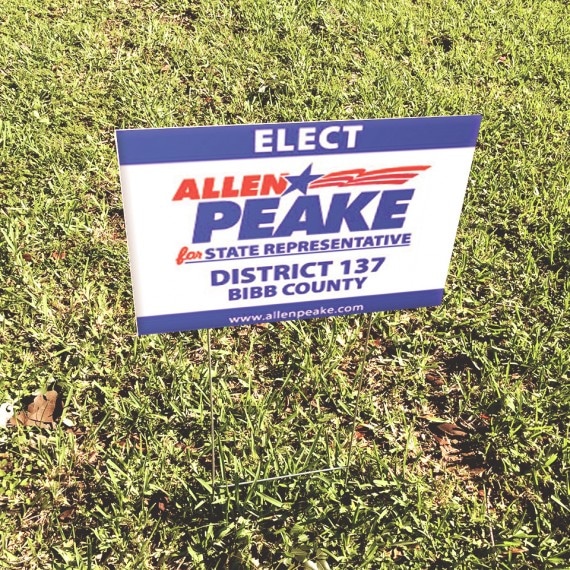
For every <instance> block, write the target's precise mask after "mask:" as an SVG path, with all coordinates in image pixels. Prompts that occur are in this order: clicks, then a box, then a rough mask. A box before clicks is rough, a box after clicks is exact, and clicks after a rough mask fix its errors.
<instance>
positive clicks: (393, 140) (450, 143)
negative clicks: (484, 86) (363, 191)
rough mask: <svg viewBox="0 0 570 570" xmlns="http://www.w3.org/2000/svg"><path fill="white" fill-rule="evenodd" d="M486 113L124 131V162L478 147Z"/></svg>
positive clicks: (120, 148) (120, 135)
mask: <svg viewBox="0 0 570 570" xmlns="http://www.w3.org/2000/svg"><path fill="white" fill-rule="evenodd" d="M480 123H481V116H480V115H467V116H457V117H420V118H410V119H370V120H363V121H332V122H331V121H326V122H322V121H321V122H309V123H279V124H259V125H231V126H215V127H180V128H168V129H134V130H118V131H117V133H116V135H117V148H118V154H119V163H120V165H121V166H125V165H129V164H160V163H169V162H193V161H209V160H232V159H249V158H269V157H281V156H283V157H287V156H303V155H307V156H310V155H326V154H350V153H366V152H385V151H405V150H424V149H439V148H441V149H444V148H464V147H474V146H475V142H476V140H477V134H478V132H479V125H480Z"/></svg>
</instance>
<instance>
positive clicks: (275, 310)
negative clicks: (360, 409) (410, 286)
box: [137, 289, 443, 335]
mask: <svg viewBox="0 0 570 570" xmlns="http://www.w3.org/2000/svg"><path fill="white" fill-rule="evenodd" d="M442 298H443V289H435V290H433V291H412V292H409V293H393V294H388V295H373V296H368V297H352V298H343V299H335V300H329V301H313V302H304V303H285V304H281V305H278V306H276V305H263V306H260V307H249V308H239V309H237V308H236V309H221V310H217V311H202V312H194V313H182V314H178V315H157V316H152V317H139V318H138V319H137V329H138V333H139V335H145V334H154V333H166V332H176V331H180V330H189V329H209V328H217V327H228V326H234V327H235V326H240V325H255V324H261V323H268V322H276V321H291V320H295V319H314V318H319V317H334V316H343V315H354V314H359V313H372V312H375V311H395V310H398V309H415V308H418V307H432V306H435V305H439V304H440V303H441V300H442Z"/></svg>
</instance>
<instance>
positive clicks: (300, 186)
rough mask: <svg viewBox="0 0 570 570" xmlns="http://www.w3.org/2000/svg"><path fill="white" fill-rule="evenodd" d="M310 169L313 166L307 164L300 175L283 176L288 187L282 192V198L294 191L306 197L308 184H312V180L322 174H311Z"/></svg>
mask: <svg viewBox="0 0 570 570" xmlns="http://www.w3.org/2000/svg"><path fill="white" fill-rule="evenodd" d="M312 167H313V165H312V164H309V166H307V168H305V170H303V172H301V174H299V175H297V176H291V175H290V176H285V178H286V179H287V182H289V186H288V187H287V190H285V192H283V194H282V196H285V194H289V192H294V191H295V190H299V192H301V193H302V194H305V195H306V194H307V190H308V189H309V184H310V183H311V182H313V180H316V179H317V178H320V177H321V176H322V174H311V168H312Z"/></svg>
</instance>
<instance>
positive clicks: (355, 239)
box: [116, 115, 481, 334]
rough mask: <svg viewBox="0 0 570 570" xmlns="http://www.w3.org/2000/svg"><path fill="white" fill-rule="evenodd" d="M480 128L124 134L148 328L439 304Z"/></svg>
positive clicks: (429, 122) (364, 125)
mask: <svg viewBox="0 0 570 570" xmlns="http://www.w3.org/2000/svg"><path fill="white" fill-rule="evenodd" d="M480 121H481V117H480V116H478V115H473V116H458V117H427V118H414V119H382V120H362V121H326V122H313V123H282V124H259V125H236V126H215V127H188V128H170V129H135V130H119V131H117V133H116V138H117V149H118V156H119V164H120V172H121V186H122V190H123V200H124V211H125V220H126V228H127V237H128V244H129V255H130V263H131V274H132V280H133V291H134V300H135V312H136V317H137V328H138V332H139V334H151V333H160V332H173V331H183V330H191V329H201V328H212V327H223V326H233V325H244V324H256V323H263V322H268V321H279V320H289V319H302V318H312V317H324V316H335V315H346V314H354V313H363V312H371V311H385V310H393V309H405V308H415V307H423V306H432V305H438V304H439V303H441V300H442V297H443V288H444V284H445V279H446V276H447V271H448V266H449V260H450V257H451V253H452V249H453V242H454V239H455V233H456V230H457V225H458V222H459V216H460V213H461V207H462V203H463V196H464V193H465V188H466V186H467V180H468V176H469V171H470V167H471V161H472V159H473V152H474V149H475V143H476V139H477V134H478V131H479V124H480Z"/></svg>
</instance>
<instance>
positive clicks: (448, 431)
mask: <svg viewBox="0 0 570 570" xmlns="http://www.w3.org/2000/svg"><path fill="white" fill-rule="evenodd" d="M433 429H436V430H438V431H440V432H441V433H443V434H445V435H450V436H453V437H467V432H466V431H463V430H462V429H461V428H460V427H459V426H458V425H456V424H451V423H447V422H445V423H442V424H437V425H435V426H433Z"/></svg>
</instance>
